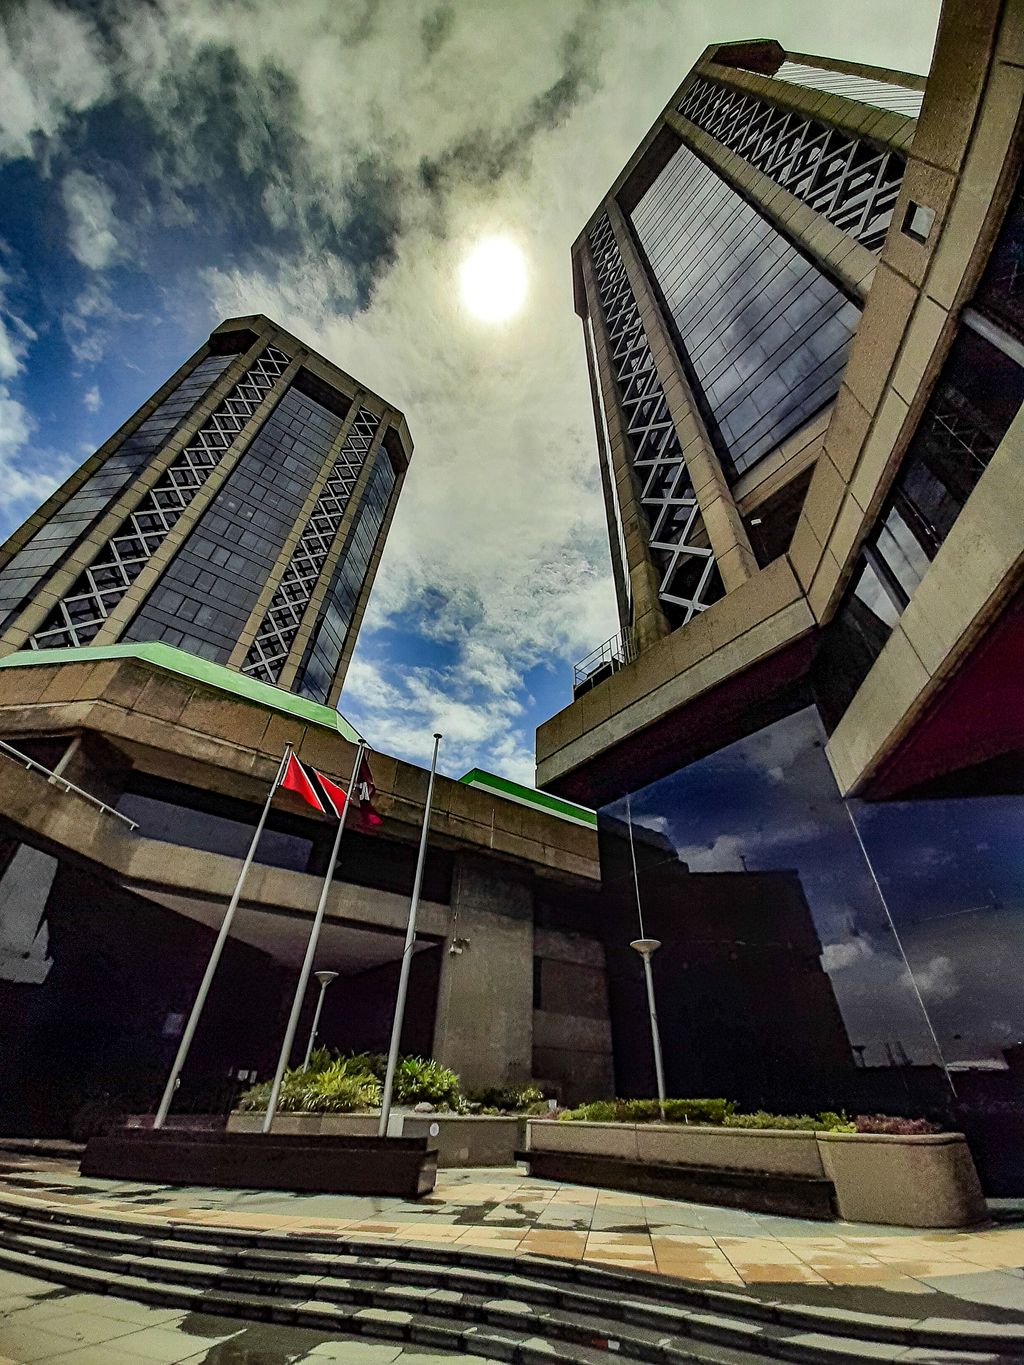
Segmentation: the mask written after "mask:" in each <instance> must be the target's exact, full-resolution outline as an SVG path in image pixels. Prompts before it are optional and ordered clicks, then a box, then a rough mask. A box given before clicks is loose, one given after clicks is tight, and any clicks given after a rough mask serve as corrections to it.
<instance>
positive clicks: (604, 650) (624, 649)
mask: <svg viewBox="0 0 1024 1365" xmlns="http://www.w3.org/2000/svg"><path fill="white" fill-rule="evenodd" d="M635 656H636V650H635V649H634V646H633V633H632V631H620V632H619V634H618V635H613V636H611V638H610V639H608V640H605V642H604V644H601V645H598V646H597V648H596V649H592V650H591V651H590V653H589V654H587V655H585V656H584V658H582V659H581V660H580V661H579V663H578V664H574V665H573V687H574V688H576V687H582V685H583V684H584V683H585V682H586V681H587V679H588V678H589V677H590V676H591V674H593V673H596V672H597V670H598V669H599V668H601V667H602V666H603V665H605V664H609V665H610V666H611V667H612V669H613V670H615V669H618V668H621V667H622V666H623V664H628V663H630V662H631V661H632V660H633V658H634V657H635Z"/></svg>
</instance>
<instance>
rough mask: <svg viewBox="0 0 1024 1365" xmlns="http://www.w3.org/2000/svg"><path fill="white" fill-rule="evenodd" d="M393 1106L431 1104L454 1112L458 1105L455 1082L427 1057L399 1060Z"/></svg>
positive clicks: (454, 1076) (460, 1103) (449, 1072)
mask: <svg viewBox="0 0 1024 1365" xmlns="http://www.w3.org/2000/svg"><path fill="white" fill-rule="evenodd" d="M394 1100H395V1103H396V1104H424V1103H426V1104H433V1105H438V1106H441V1107H445V1108H449V1109H455V1110H458V1109H459V1108H460V1107H461V1105H462V1103H463V1100H462V1093H461V1091H460V1089H459V1078H458V1076H456V1074H455V1072H454V1071H451V1070H449V1068H448V1067H446V1066H442V1065H441V1063H440V1062H435V1061H434V1060H433V1058H431V1057H400V1058H399V1059H398V1065H397V1066H396V1068H395V1088H394Z"/></svg>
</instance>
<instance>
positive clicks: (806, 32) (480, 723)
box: [0, 0, 938, 781]
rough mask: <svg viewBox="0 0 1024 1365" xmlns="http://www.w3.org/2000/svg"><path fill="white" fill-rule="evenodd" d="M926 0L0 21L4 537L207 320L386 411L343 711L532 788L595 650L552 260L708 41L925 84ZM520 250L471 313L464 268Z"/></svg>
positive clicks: (330, 9) (587, 549)
mask: <svg viewBox="0 0 1024 1365" xmlns="http://www.w3.org/2000/svg"><path fill="white" fill-rule="evenodd" d="M937 14H938V3H937V0H904V2H903V3H902V4H900V5H899V6H894V5H892V3H891V0H857V4H855V5H850V6H842V7H837V6H827V5H823V4H821V3H820V0H743V2H742V3H741V2H740V0H718V2H717V3H714V4H711V3H706V2H705V0H702V2H701V3H697V0H555V2H554V3H552V0H291V3H289V4H280V3H278V0H120V2H118V0H78V3H65V4H58V3H54V0H24V3H19V0H4V3H3V4H2V6H0V90H2V92H3V97H2V99H0V536H2V535H5V534H7V532H8V531H9V530H11V529H12V528H13V527H14V526H15V525H17V524H18V522H20V521H21V520H22V519H23V517H24V516H26V515H27V514H28V513H29V512H30V511H31V510H32V509H33V507H34V506H35V505H36V504H37V503H38V502H39V501H40V500H41V499H42V498H43V497H45V496H46V495H47V494H48V493H49V491H50V490H51V489H52V487H53V486H54V485H55V484H56V483H57V482H59V481H60V480H61V479H62V478H64V477H66V475H67V474H68V473H69V472H70V471H71V470H72V469H73V468H74V467H75V466H76V465H77V464H78V463H79V462H80V461H81V460H82V459H83V458H84V456H85V455H87V454H88V453H90V452H91V451H92V450H93V449H94V448H95V447H96V446H97V445H98V444H100V442H102V441H103V440H104V439H105V438H106V437H107V436H108V435H109V434H110V432H111V431H112V430H114V429H115V428H116V427H117V426H118V425H120V423H121V422H122V421H124V419H125V418H126V417H127V416H128V415H129V414H130V413H131V412H132V411H133V410H134V409H135V408H136V407H137V406H138V404H139V403H140V402H142V401H143V400H144V399H145V398H146V397H148V396H149V394H150V393H151V392H152V390H153V389H154V388H156V386H157V385H158V384H160V383H161V382H162V381H163V380H164V379H165V378H166V377H167V375H168V374H169V373H170V372H171V371H172V370H173V369H174V368H176V367H177V365H179V364H180V363H181V361H182V360H183V359H184V358H185V356H187V355H188V354H190V353H191V352H192V351H193V350H194V349H195V348H196V347H197V346H198V345H199V344H200V343H201V342H202V340H203V339H204V338H205V336H206V335H207V333H208V332H209V330H210V328H211V326H212V325H213V324H215V323H216V322H218V321H219V320H220V319H221V318H223V317H226V316H230V315H232V314H239V313H249V312H256V311H261V312H265V313H268V314H269V315H270V316H271V317H273V318H275V319H276V320H277V321H279V322H280V323H281V324H283V325H284V326H285V327H287V328H288V329H290V330H291V331H294V332H295V333H297V334H298V335H299V336H300V337H302V338H303V339H304V340H306V341H308V342H310V343H311V344H312V345H314V346H316V347H318V348H319V349H320V350H321V351H323V352H324V354H326V355H327V356H328V357H330V358H331V359H332V360H334V361H336V362H337V363H338V364H340V365H342V366H343V367H344V368H345V369H347V370H349V371H350V372H351V373H353V374H354V375H356V376H357V377H358V378H359V379H361V380H362V381H364V382H365V383H367V384H368V385H369V386H370V387H372V388H374V389H376V390H377V391H378V392H380V393H382V394H383V395H384V396H385V397H386V398H387V399H388V400H389V401H391V402H393V403H395V404H396V405H397V406H399V407H401V408H402V409H403V410H404V411H405V412H406V414H407V415H408V418H409V422H410V426H411V429H412V433H413V437H414V440H415V442H416V454H415V457H414V460H413V465H412V470H411V473H410V476H409V479H408V481H407V483H406V485H405V491H404V493H403V498H402V503H401V505H400V507H399V511H398V514H397V516H396V519H395V523H394V527H393V530H392V534H391V538H390V542H389V544H388V547H387V550H386V553H385V556H384V560H383V563H382V566H381V570H380V573H379V575H378V579H377V587H376V589H375V592H374V595H373V598H372V600H371V605H370V612H369V615H368V617H367V622H366V625H365V627H364V630H363V635H362V638H361V641H360V645H359V649H358V652H357V655H356V658H355V661H354V663H353V666H352V670H351V673H350V675H349V682H348V685H347V687H346V691H345V694H344V697H343V703H342V705H343V709H344V710H345V711H346V713H347V714H348V715H350V716H351V718H352V719H353V720H354V721H355V722H356V723H357V724H358V725H360V727H361V728H362V729H363V730H364V731H365V733H366V734H367V736H368V737H369V738H370V740H371V742H373V743H374V744H375V745H376V747H378V748H380V749H384V750H387V751H389V752H392V753H395V754H399V755H402V756H405V757H409V758H413V759H419V760H423V759H424V758H426V757H427V755H428V754H429V749H430V739H429V736H430V732H431V731H432V730H434V729H435V728H440V729H442V730H443V731H444V732H445V735H446V740H445V744H444V747H443V750H442V766H443V767H444V769H445V770H446V771H447V772H449V773H451V774H453V775H458V774H460V773H462V772H463V771H465V770H466V769H467V768H468V767H470V766H473V765H480V766H482V767H486V768H490V769H492V770H494V771H497V772H500V773H504V774H506V775H508V776H513V777H517V778H519V779H521V780H526V781H529V780H531V777H532V771H533V731H534V729H535V727H536V725H537V724H538V723H539V722H540V721H541V720H543V719H544V718H546V717H547V716H549V715H550V714H552V713H553V712H554V711H556V710H558V709H559V708H560V707H562V706H564V705H565V704H566V703H567V702H568V701H569V699H570V687H571V678H572V670H571V666H572V662H573V661H574V660H575V659H576V658H579V657H581V656H582V655H583V654H585V653H587V652H588V651H589V650H590V649H591V648H592V647H594V646H595V645H597V644H599V643H600V642H601V641H602V640H604V639H606V638H607V637H608V636H609V635H611V634H612V633H613V631H614V630H615V629H616V618H615V610H614V603H613V597H612V589H611V580H610V572H609V565H608V555H607V549H606V540H605V532H604V524H603V517H602V512H601V505H600V496H599V488H598V478H597V466H596V456H595V453H594V442H593V436H592V429H591V418H590V407H589V397H588V393H587V384H586V373H585V368H584V358H583V346H582V339H581V337H580V333H579V323H578V320H577V318H576V317H575V314H574V313H573V309H572V300H571V290H570V276H569V247H570V245H571V243H572V241H573V239H574V238H575V236H576V235H577V233H578V232H579V230H580V228H581V226H582V225H583V223H584V222H585V221H586V219H587V217H588V216H589V214H590V213H591V212H592V210H593V208H594V207H595V205H596V204H597V202H598V200H599V199H600V197H601V195H602V194H603V192H604V191H605V189H606V188H607V186H608V184H609V183H610V182H611V180H612V179H613V178H614V176H615V175H616V173H617V172H618V170H619V168H620V167H621V166H622V164H623V163H624V162H625V160H626V159H627V157H628V156H629V154H630V152H631V151H632V150H633V148H634V147H635V145H636V144H637V142H638V141H639V140H640V138H641V137H642V136H643V134H644V132H645V131H646V129H647V128H648V126H649V125H650V123H651V122H652V120H653V119H654V117H655V116H656V114H657V112H658V110H659V109H660V108H661V107H662V105H663V104H664V102H665V100H666V99H667V98H668V96H669V95H670V94H671V92H672V90H673V89H674V88H675V86H676V85H677V84H678V82H679V80H680V79H681V78H682V76H683V75H684V74H685V72H686V70H687V69H688V68H689V66H690V65H691V64H692V62H693V61H694V59H695V58H696V57H697V55H698V54H699V53H700V51H701V50H702V49H703V48H704V47H705V46H706V44H707V43H708V42H711V41H715V40H728V39H731V38H737V37H749V36H752V35H758V36H759V35H772V36H775V37H777V38H778V39H779V40H780V41H781V42H782V44H783V45H784V46H786V47H787V48H789V49H790V50H797V51H805V52H820V53H824V54H830V55H835V56H844V57H848V58H851V59H858V60H863V61H869V62H876V63H879V64H884V65H891V66H897V67H903V68H905V69H907V70H911V71H920V72H924V71H927V69H928V63H929V60H930V55H931V48H932V43H933V40H934V32H935V25H936V21H937ZM491 235H500V236H504V237H506V238H508V239H510V240H512V241H514V242H515V243H517V244H518V246H519V247H520V248H521V250H522V252H523V254H524V256H525V260H526V264H527V271H528V287H527V295H526V301H525V304H524V306H523V308H522V309H521V311H519V312H518V313H517V314H516V315H515V316H514V317H513V318H511V319H510V320H508V321H505V322H503V323H501V324H499V325H495V324H493V323H484V322H481V321H479V320H477V319H475V318H474V317H472V316H471V315H470V314H469V313H468V312H467V311H466V309H465V308H464V306H463V304H462V302H461V299H460V296H459V290H458V272H459V266H460V264H461V263H462V262H463V261H464V259H465V257H466V256H467V254H469V253H470V252H471V251H472V249H473V247H474V245H475V244H476V243H478V242H479V241H480V240H481V239H482V238H485V237H488V236H491Z"/></svg>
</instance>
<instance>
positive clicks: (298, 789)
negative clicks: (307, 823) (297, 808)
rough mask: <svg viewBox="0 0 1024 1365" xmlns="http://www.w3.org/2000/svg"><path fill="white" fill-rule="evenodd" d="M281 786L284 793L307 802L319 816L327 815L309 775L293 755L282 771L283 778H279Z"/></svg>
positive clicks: (303, 765)
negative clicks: (293, 793) (294, 795)
mask: <svg viewBox="0 0 1024 1365" xmlns="http://www.w3.org/2000/svg"><path fill="white" fill-rule="evenodd" d="M281 786H282V787H284V788H285V790H286V791H290V792H295V794H296V796H301V797H302V799H303V801H306V802H308V803H309V805H311V806H312V807H313V809H314V810H318V811H319V812H320V814H321V815H326V814H327V808H326V807H325V805H324V803H323V801H321V799H320V797H319V795H318V793H317V790H316V787H315V786H314V785H313V781H312V779H311V774H310V773H308V772H307V771H306V767H305V764H303V763H301V762H300V761H299V759H297V758H296V757H295V755H294V754H292V755H291V756H290V757H289V759H288V767H287V768H286V769H285V770H284V777H282V778H281Z"/></svg>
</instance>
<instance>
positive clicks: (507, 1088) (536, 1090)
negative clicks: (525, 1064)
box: [469, 1081, 547, 1114]
mask: <svg viewBox="0 0 1024 1365" xmlns="http://www.w3.org/2000/svg"><path fill="white" fill-rule="evenodd" d="M469 1099H470V1101H471V1103H472V1104H478V1105H479V1106H480V1108H481V1110H483V1111H484V1112H485V1113H487V1112H489V1113H492V1114H519V1113H523V1112H524V1111H525V1112H526V1113H530V1112H531V1111H532V1110H533V1109H535V1108H537V1106H538V1105H539V1106H540V1107H541V1108H543V1109H546V1108H547V1101H546V1100H545V1099H544V1091H543V1090H541V1088H540V1086H539V1085H534V1083H533V1082H532V1081H527V1082H526V1083H525V1084H523V1085H499V1086H491V1087H490V1088H489V1089H487V1090H476V1091H473V1093H472V1094H471V1095H470V1096H469Z"/></svg>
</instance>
